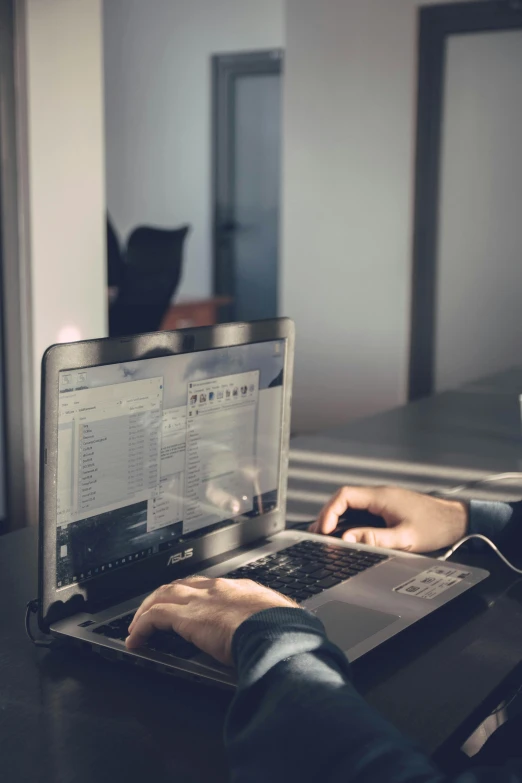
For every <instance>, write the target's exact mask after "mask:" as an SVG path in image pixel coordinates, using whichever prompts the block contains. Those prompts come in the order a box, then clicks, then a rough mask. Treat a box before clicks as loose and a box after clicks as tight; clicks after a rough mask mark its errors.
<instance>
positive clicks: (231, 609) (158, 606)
mask: <svg viewBox="0 0 522 783" xmlns="http://www.w3.org/2000/svg"><path fill="white" fill-rule="evenodd" d="M276 606H286V607H291V608H295V607H297V606H298V605H297V604H296V603H295V602H294V601H292V600H291V599H290V598H286V597H285V596H283V595H281V594H280V593H276V592H274V591H273V590H269V589H268V587H262V586H261V585H258V584H257V583H256V582H252V581H251V580H250V579H208V578H207V577H201V576H193V577H190V578H188V579H179V580H178V581H177V582H172V583H171V584H168V585H163V586H162V587H159V588H158V589H157V590H155V591H154V592H153V593H152V594H151V595H149V596H148V598H146V599H145V600H144V601H143V603H142V605H141V606H140V607H139V609H138V611H137V612H136V614H135V615H134V619H133V621H132V623H131V624H130V626H129V636H128V638H127V640H126V642H125V644H126V646H127V648H128V649H129V650H132V649H134V648H136V647H140V646H141V645H143V644H145V642H146V641H147V639H148V637H149V636H150V635H151V634H152V633H153V631H156V630H161V631H175V632H176V633H179V634H180V635H181V636H183V638H184V639H186V640H187V641H189V642H192V643H193V644H195V645H196V646H197V647H199V648H200V650H203V652H206V653H208V654H209V655H212V656H213V657H214V658H215V659H216V660H218V661H220V662H221V663H224V664H225V665H227V666H231V665H232V663H233V661H232V653H231V648H232V637H233V636H234V633H235V632H236V630H237V628H239V626H240V625H241V623H243V622H244V621H245V620H247V619H248V618H249V617H251V615H253V614H256V613H257V612H260V611H262V610H263V609H272V608H274V607H276Z"/></svg>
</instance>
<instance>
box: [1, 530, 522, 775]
mask: <svg viewBox="0 0 522 783" xmlns="http://www.w3.org/2000/svg"><path fill="white" fill-rule="evenodd" d="M468 557H470V558H471V560H472V562H474V563H475V564H477V565H482V566H485V567H487V568H489V569H490V570H491V571H492V574H493V575H492V576H491V577H490V578H489V579H487V580H486V581H485V582H484V583H482V584H481V585H479V586H478V587H477V588H476V589H475V591H474V592H472V593H470V594H469V595H467V596H463V597H462V598H461V599H460V600H459V601H457V602H455V603H454V604H452V605H450V606H448V607H446V608H444V609H442V610H440V612H439V613H437V614H435V615H432V616H431V617H430V618H427V619H426V620H425V621H424V622H423V623H422V624H420V625H418V626H416V627H414V628H412V629H409V630H407V631H405V632H404V633H403V634H402V635H399V636H397V637H396V638H395V639H393V640H391V641H390V642H389V643H388V644H386V645H383V646H382V647H381V648H379V649H377V650H375V651H374V652H373V653H371V654H370V655H368V656H367V657H366V658H364V659H363V660H361V661H359V662H357V663H356V664H355V665H354V678H355V681H356V683H357V685H358V687H359V689H360V690H361V691H362V693H364V694H365V695H366V697H367V698H368V700H369V701H370V702H371V703H372V704H373V705H374V706H375V707H377V708H378V709H379V710H380V711H381V712H382V713H383V714H384V715H385V716H386V717H387V718H389V719H390V720H391V721H392V722H393V723H395V725H396V726H398V727H399V728H400V729H401V730H403V731H404V732H405V733H407V734H408V735H410V736H411V737H412V738H413V739H414V740H415V741H416V742H418V743H420V745H421V746H422V747H424V748H425V750H426V751H428V752H429V753H434V754H436V755H437V754H438V755H439V756H440V757H441V758H443V757H444V756H446V755H447V754H448V753H451V752H452V751H453V750H454V749H455V748H456V747H458V746H460V744H461V743H462V742H463V741H464V740H465V739H466V737H467V736H468V735H469V734H471V732H472V731H473V729H474V728H475V727H476V726H477V725H478V724H479V723H480V722H481V721H482V720H483V719H484V718H485V717H486V716H487V715H488V714H489V713H490V712H491V710H492V709H494V707H495V706H496V705H497V704H498V703H499V702H500V701H501V700H502V699H503V698H504V697H506V696H507V695H509V694H510V693H511V692H512V690H513V689H514V687H515V686H516V685H517V684H518V682H519V680H520V679H521V677H522V670H521V665H520V661H521V659H522V580H521V579H518V578H516V577H514V575H513V574H512V573H511V572H509V571H508V570H507V569H505V568H504V567H503V566H501V565H500V564H499V563H498V562H497V561H496V560H494V559H493V558H492V557H491V556H487V557H483V556H480V557H479V556H477V555H473V556H472V557H471V556H468ZM460 559H462V558H460ZM35 594H36V535H35V531H34V530H32V529H25V530H22V531H19V532H16V533H12V534H9V535H7V536H4V537H3V538H1V539H0V617H1V618H2V642H1V645H0V758H1V759H2V770H3V772H4V774H5V775H7V772H8V773H9V775H8V777H7V776H6V777H5V780H6V781H7V780H9V781H10V783H19V782H20V783H21V781H24V783H25V781H27V780H30V781H32V783H36V781H38V782H40V781H42V782H43V781H53V783H61V782H62V781H63V782H64V783H69V782H72V781H74V783H87V782H88V783H92V782H93V781H97V783H103V781H114V779H115V777H116V779H117V780H126V781H134V780H136V781H138V780H139V781H140V782H141V781H143V780H150V781H154V783H164V781H169V782H172V781H177V782H179V781H198V783H199V782H200V781H203V780H204V781H223V780H226V779H227V769H226V760H225V756H224V751H223V746H222V739H221V738H222V730H223V722H224V719H225V715H226V711H227V707H228V704H229V701H230V695H229V694H228V693H226V692H223V691H220V690H218V689H214V688H212V687H208V686H201V685H195V684H191V683H187V682H184V681H182V680H177V679H176V678H171V677H167V676H163V677H162V676H161V675H157V674H155V673H153V672H148V671H142V670H136V669H135V668H133V667H130V666H127V665H125V664H121V663H120V664H117V663H112V662H109V661H105V660H103V659H100V658H99V657H97V656H94V655H92V654H91V653H88V652H85V653H82V652H81V651H77V650H76V649H75V650H69V649H68V648H66V649H57V650H47V649H39V648H35V647H33V645H32V644H31V642H30V641H29V640H28V639H27V637H26V635H25V630H24V623H23V618H24V609H25V604H26V602H27V601H28V600H29V599H30V598H32V597H34V596H35Z"/></svg>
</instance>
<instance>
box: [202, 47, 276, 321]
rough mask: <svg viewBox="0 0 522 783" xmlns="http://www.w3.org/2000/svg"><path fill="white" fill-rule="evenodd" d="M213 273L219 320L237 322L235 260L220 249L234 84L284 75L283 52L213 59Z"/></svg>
mask: <svg viewBox="0 0 522 783" xmlns="http://www.w3.org/2000/svg"><path fill="white" fill-rule="evenodd" d="M211 65H212V262H213V263H212V269H213V289H214V296H216V297H226V298H229V299H230V300H231V302H230V304H228V305H225V306H223V307H221V313H220V320H221V321H233V320H235V310H236V308H235V302H234V298H235V289H234V280H235V276H234V259H233V257H232V251H231V250H230V249H226V248H225V249H224V248H223V247H222V245H221V237H220V233H221V227H222V226H223V225H226V224H230V225H231V226H232V225H233V221H234V215H233V207H234V184H233V183H234V156H233V150H234V137H233V132H232V127H233V124H232V120H233V109H234V87H235V82H236V80H237V79H238V78H240V77H241V76H256V75H257V76H265V75H267V74H282V73H283V50H282V49H264V50H260V51H254V52H237V53H236V52H234V53H229V54H216V55H213V56H212V60H211Z"/></svg>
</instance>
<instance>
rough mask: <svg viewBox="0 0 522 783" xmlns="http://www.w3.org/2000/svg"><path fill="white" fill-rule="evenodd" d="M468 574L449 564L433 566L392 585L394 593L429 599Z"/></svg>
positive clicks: (468, 573)
mask: <svg viewBox="0 0 522 783" xmlns="http://www.w3.org/2000/svg"><path fill="white" fill-rule="evenodd" d="M469 575H470V572H469V571H460V570H458V569H457V568H451V567H450V566H434V567H433V568H429V569H428V570H427V571H423V572H422V573H420V574H417V576H415V577H413V579H408V581H407V582H403V583H402V584H401V585H398V586H397V587H394V588H393V590H394V592H396V593H403V594H404V595H412V596H414V597H415V598H424V599H426V600H428V601H429V600H431V599H432V598H436V597H437V596H438V595H440V594H441V593H444V592H445V591H446V590H449V589H450V587H453V586H454V585H456V584H458V582H460V581H462V580H463V579H465V578H466V577H467V576H469Z"/></svg>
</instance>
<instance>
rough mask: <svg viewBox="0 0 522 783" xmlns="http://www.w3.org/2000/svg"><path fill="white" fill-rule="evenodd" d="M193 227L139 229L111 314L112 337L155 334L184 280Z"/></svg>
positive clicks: (129, 248) (133, 237) (132, 239)
mask: <svg viewBox="0 0 522 783" xmlns="http://www.w3.org/2000/svg"><path fill="white" fill-rule="evenodd" d="M189 231H190V226H183V227H182V228H177V229H172V230H169V229H160V228H149V227H147V226H142V227H140V228H136V229H135V230H134V231H133V232H132V234H131V235H130V237H129V240H128V242H127V254H126V263H125V265H124V269H123V275H122V281H121V285H120V293H119V296H118V298H117V299H116V301H115V302H114V304H113V305H112V306H111V308H110V310H109V335H110V336H111V337H121V336H123V335H128V334H141V333H143V332H155V331H156V330H157V329H159V327H160V326H161V322H162V320H163V318H164V316H165V313H166V312H167V310H168V307H169V304H170V301H171V299H172V297H173V296H174V293H175V291H176V288H177V287H178V284H179V281H180V278H181V267H182V261H183V244H184V242H185V238H186V236H187V234H188V233H189Z"/></svg>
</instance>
